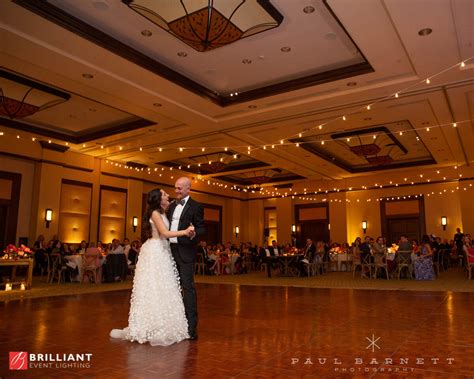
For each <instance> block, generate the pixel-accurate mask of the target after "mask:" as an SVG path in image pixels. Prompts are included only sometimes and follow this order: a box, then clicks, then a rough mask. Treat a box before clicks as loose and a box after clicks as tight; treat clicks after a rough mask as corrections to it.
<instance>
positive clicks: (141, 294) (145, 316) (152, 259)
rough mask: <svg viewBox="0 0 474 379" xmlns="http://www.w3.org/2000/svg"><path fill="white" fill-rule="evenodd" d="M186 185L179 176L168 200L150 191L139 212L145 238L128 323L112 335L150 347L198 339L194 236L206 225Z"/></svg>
mask: <svg viewBox="0 0 474 379" xmlns="http://www.w3.org/2000/svg"><path fill="white" fill-rule="evenodd" d="M190 189H191V180H190V179H189V178H185V177H183V178H179V179H178V180H177V181H176V183H175V192H176V201H175V202H172V203H171V204H170V202H169V195H168V194H167V193H166V192H165V191H164V190H162V189H154V190H152V191H150V192H149V193H148V199H147V204H148V207H147V211H146V212H145V214H144V216H143V228H144V232H145V235H146V236H147V238H148V239H147V241H146V242H145V243H144V244H143V246H142V248H141V250H140V255H139V259H138V263H137V267H136V270H135V277H134V279H133V290H132V298H131V300H130V312H129V316H128V327H126V328H125V329H113V330H112V331H111V332H110V336H111V337H112V338H120V339H125V340H129V341H137V342H139V343H145V342H149V343H150V344H151V345H153V346H154V345H161V346H167V345H171V344H173V343H175V342H179V341H182V340H184V339H191V340H195V339H197V331H196V327H197V303H196V290H195V287H194V262H195V257H196V244H197V237H200V236H202V235H203V234H204V232H205V229H204V210H203V207H202V205H201V204H199V203H198V202H196V201H194V200H193V199H191V198H190V197H189V191H190ZM168 239H169V242H168ZM173 258H174V259H173ZM176 266H177V268H176ZM181 286H182V288H183V295H181Z"/></svg>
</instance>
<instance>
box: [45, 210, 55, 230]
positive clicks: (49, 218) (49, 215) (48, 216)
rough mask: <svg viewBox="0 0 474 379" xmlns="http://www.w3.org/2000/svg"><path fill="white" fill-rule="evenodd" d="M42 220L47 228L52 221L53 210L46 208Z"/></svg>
mask: <svg viewBox="0 0 474 379" xmlns="http://www.w3.org/2000/svg"><path fill="white" fill-rule="evenodd" d="M44 220H45V221H46V227H47V228H49V224H50V222H51V221H53V210H52V209H50V208H46V210H45V213H44Z"/></svg>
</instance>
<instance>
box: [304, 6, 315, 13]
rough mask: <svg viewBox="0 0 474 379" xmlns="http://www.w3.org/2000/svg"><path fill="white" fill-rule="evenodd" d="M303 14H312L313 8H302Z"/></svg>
mask: <svg viewBox="0 0 474 379" xmlns="http://www.w3.org/2000/svg"><path fill="white" fill-rule="evenodd" d="M303 12H304V13H313V12H314V7H312V6H311V5H308V6H307V7H304V8H303Z"/></svg>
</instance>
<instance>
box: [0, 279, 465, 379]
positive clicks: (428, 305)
mask: <svg viewBox="0 0 474 379" xmlns="http://www.w3.org/2000/svg"><path fill="white" fill-rule="evenodd" d="M197 288H198V297H199V299H198V300H199V301H198V303H199V340H197V341H184V342H181V343H179V344H176V345H173V346H171V347H151V346H149V345H139V344H137V343H130V342H125V341H116V340H111V339H110V338H109V336H108V333H109V331H110V329H112V328H120V327H124V326H125V325H127V317H128V316H127V312H128V308H129V301H130V291H129V290H127V291H125V290H124V291H113V292H107V293H94V294H83V295H74V296H58V297H49V298H38V299H24V300H15V301H7V302H3V303H0V305H1V308H2V315H3V318H2V328H0V339H1V341H3V343H2V344H1V345H0V376H1V377H4V376H7V377H11V376H12V373H13V372H12V371H10V370H8V367H9V361H8V360H9V352H20V351H24V352H28V353H34V354H40V353H43V354H64V353H68V354H69V353H70V354H82V353H91V354H92V359H91V365H90V368H74V367H70V368H55V367H54V366H53V367H48V368H41V369H40V368H29V369H28V370H29V371H28V374H30V375H31V376H40V377H48V378H54V377H69V376H71V377H108V378H137V377H140V378H148V377H172V378H188V377H193V378H209V377H213V378H230V377H239V378H240V377H242V378H255V377H261V378H270V377H271V378H274V377H285V378H287V377H302V376H305V375H307V376H313V377H341V376H347V377H352V376H353V375H357V376H359V377H368V376H369V374H370V375H373V374H375V376H376V377H378V376H381V377H382V376H384V375H385V374H387V373H388V374H393V375H395V377H396V376H397V375H404V376H407V377H433V376H437V377H448V376H453V375H466V376H472V375H473V374H474V361H473V360H472V359H471V357H472V356H473V355H474V335H473V334H472V332H471V325H472V322H471V320H472V314H473V313H474V293H451V292H415V291H377V290H349V289H318V288H294V287H260V286H238V285H218V284H198V285H197ZM36 367H38V366H36Z"/></svg>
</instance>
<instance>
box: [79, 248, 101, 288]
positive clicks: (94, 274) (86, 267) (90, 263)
mask: <svg viewBox="0 0 474 379" xmlns="http://www.w3.org/2000/svg"><path fill="white" fill-rule="evenodd" d="M98 258H99V254H84V255H83V256H82V277H81V283H84V278H85V276H86V274H87V276H88V277H89V281H90V280H91V279H92V278H93V279H94V283H95V284H98V283H100V282H99V281H98V280H97V279H98V271H99V269H100V268H99V267H97V259H98Z"/></svg>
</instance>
